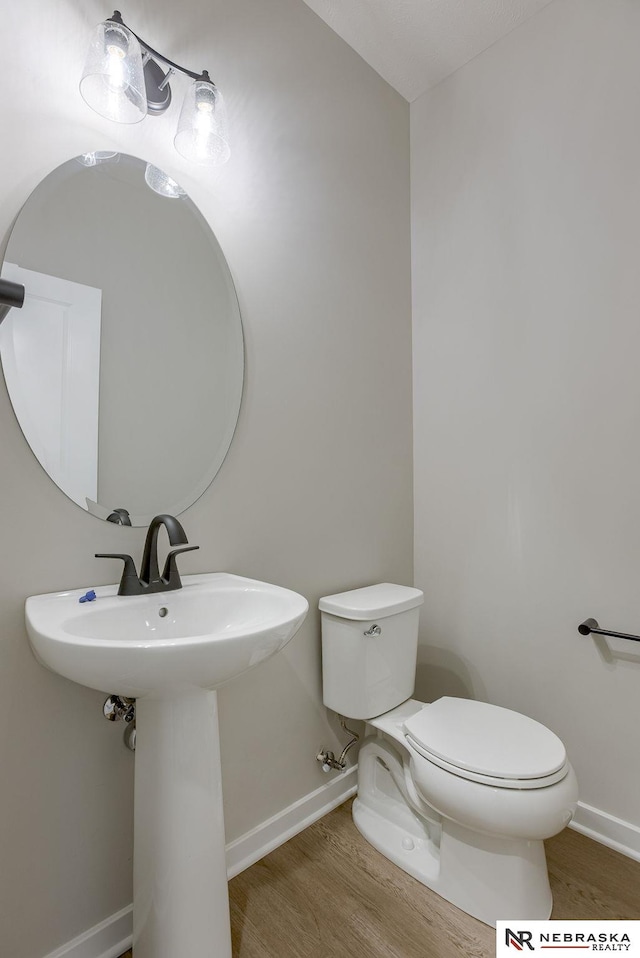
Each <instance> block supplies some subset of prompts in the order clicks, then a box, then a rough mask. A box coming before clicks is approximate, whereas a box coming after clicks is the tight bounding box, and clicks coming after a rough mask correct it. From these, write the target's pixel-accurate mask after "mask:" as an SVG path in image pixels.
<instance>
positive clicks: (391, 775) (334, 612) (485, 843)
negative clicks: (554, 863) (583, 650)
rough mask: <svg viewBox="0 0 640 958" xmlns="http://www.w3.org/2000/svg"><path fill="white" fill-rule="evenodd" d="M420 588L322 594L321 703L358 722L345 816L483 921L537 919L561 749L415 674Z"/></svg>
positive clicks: (547, 901)
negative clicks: (430, 696) (436, 690)
mask: <svg viewBox="0 0 640 958" xmlns="http://www.w3.org/2000/svg"><path fill="white" fill-rule="evenodd" d="M423 600H424V596H423V593H422V592H421V591H420V590H419V589H411V588H408V587H406V586H401V585H393V584H391V583H382V584H380V585H372V586H368V587H366V588H363V589H354V590H353V591H350V592H342V593H339V594H337V595H329V596H325V597H324V598H322V599H321V600H320V603H319V608H320V612H321V620H322V673H323V698H324V703H325V705H326V706H327V707H328V708H330V709H333V711H335V712H337V713H338V714H339V715H341V716H343V717H344V718H351V719H364V720H365V721H366V727H365V729H366V736H365V738H364V741H363V742H362V745H361V748H360V754H359V759H358V794H357V797H356V799H355V801H354V804H353V820H354V822H355V825H356V827H357V828H358V831H359V832H360V833H361V834H362V835H363V836H364V837H365V838H366V839H367V841H369V842H370V843H371V845H373V846H374V848H376V849H377V850H378V851H380V852H381V853H382V854H383V855H385V856H386V857H387V858H388V859H390V860H391V861H392V862H395V864H396V865H399V866H400V868H402V869H404V871H406V872H408V874H410V875H412V876H413V877H414V878H416V879H418V881H420V882H422V883H423V884H424V885H426V886H427V887H429V888H431V889H433V890H434V891H435V892H437V893H438V894H439V895H441V896H442V897H443V898H445V899H446V900H447V901H450V902H452V904H454V905H456V906H457V907H458V908H461V909H462V910H463V911H465V912H467V913H468V914H469V915H473V916H474V917H475V918H478V919H480V921H483V922H485V923H486V924H487V925H494V926H495V924H496V922H497V921H503V920H507V919H514V918H519V919H526V920H529V921H535V920H545V919H547V918H548V917H549V915H550V914H551V906H552V898H551V889H550V887H549V877H548V874H547V864H546V859H545V853H544V845H543V841H544V839H546V838H550V837H551V836H552V835H556V834H557V833H558V832H560V831H562V829H563V828H564V827H565V826H566V825H567V824H568V823H569V822H570V821H571V818H572V817H573V814H574V812H575V809H576V804H577V800H578V785H577V781H576V776H575V773H574V771H573V769H572V767H571V765H570V764H569V761H568V759H567V754H566V752H565V748H564V745H563V744H562V742H561V741H560V739H559V738H558V737H557V736H556V735H555V734H554V733H553V732H551V731H550V730H549V729H548V728H546V727H545V726H544V725H541V724H540V723H539V722H536V721H534V720H533V719H531V718H528V717H527V716H525V715H521V714H520V713H519V712H514V711H511V710H510V709H505V708H501V707H499V706H497V705H489V704H487V703H486V702H476V701H472V700H469V699H461V698H452V697H449V696H446V697H443V698H440V699H438V700H437V701H435V702H432V703H429V704H425V703H424V702H418V701H416V700H415V699H413V698H411V695H412V693H413V688H414V683H415V670H416V659H417V648H418V617H419V613H420V606H421V605H422V603H423Z"/></svg>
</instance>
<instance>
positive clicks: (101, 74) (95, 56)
mask: <svg viewBox="0 0 640 958" xmlns="http://www.w3.org/2000/svg"><path fill="white" fill-rule="evenodd" d="M161 64H164V66H162V65H161ZM165 67H166V68H168V69H166V72H165ZM174 73H182V74H184V75H185V76H187V77H190V78H191V80H193V83H191V85H190V87H189V89H188V90H187V93H186V96H185V98H184V103H183V106H182V112H181V113H180V119H179V120H178V129H177V131H176V135H175V137H174V141H173V142H174V146H175V148H176V150H177V151H178V153H180V155H181V156H184V157H185V159H187V160H191V161H192V162H194V163H200V164H203V165H211V166H220V165H221V164H222V163H226V161H227V160H228V159H229V156H230V150H229V142H228V136H227V117H226V111H225V106H224V100H223V99H222V94H221V93H220V91H219V90H218V88H217V86H216V85H215V83H213V81H212V80H211V78H210V76H209V74H208V73H207V71H206V70H203V71H202V73H193V72H192V71H191V70H187V69H186V68H185V67H182V66H179V64H177V63H174V62H173V61H172V60H169V59H168V58H167V57H165V56H164V55H163V54H162V53H158V51H157V50H154V49H153V47H150V46H149V44H148V43H147V42H146V41H145V40H143V39H142V38H141V37H139V36H138V35H137V34H135V33H134V32H133V30H131V29H130V28H129V27H128V26H127V25H126V24H125V23H124V21H123V19H122V15H121V14H120V12H119V11H118V10H115V11H114V12H113V15H112V16H111V17H109V19H108V20H105V21H104V23H101V24H99V26H98V27H97V29H96V32H95V34H94V37H93V40H92V41H91V46H90V47H89V52H88V54H87V60H86V63H85V67H84V71H83V74H82V79H81V80H80V93H81V95H82V97H83V99H84V100H85V102H86V103H87V104H88V105H89V106H90V107H91V108H92V109H93V110H95V111H96V113H99V114H100V116H104V117H106V118H107V119H108V120H115V121H116V122H117V123H138V122H140V120H144V118H145V116H147V114H149V115H151V116H159V115H161V114H162V113H164V112H165V111H166V110H167V109H168V108H169V105H170V103H171V87H170V86H169V80H170V79H171V77H172V76H173V74H174Z"/></svg>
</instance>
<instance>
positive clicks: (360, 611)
mask: <svg viewBox="0 0 640 958" xmlns="http://www.w3.org/2000/svg"><path fill="white" fill-rule="evenodd" d="M423 602H424V593H423V592H421V591H420V589H411V588H410V587H409V586H406V585H394V584H393V583H392V582H381V583H380V584H379V585H368V586H366V587H365V588H364V589H352V590H351V592H338V593H337V594H336V595H326V596H324V598H322V599H320V602H319V603H318V608H319V609H320V611H321V612H330V613H331V615H338V616H340V617H341V618H343V619H358V620H361V621H363V622H364V621H367V620H368V619H383V618H384V617H385V616H387V615H396V614H397V613H398V612H406V611H407V610H408V609H415V608H417V606H419V605H422V603H423Z"/></svg>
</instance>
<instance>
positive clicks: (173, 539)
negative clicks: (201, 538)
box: [96, 515, 200, 595]
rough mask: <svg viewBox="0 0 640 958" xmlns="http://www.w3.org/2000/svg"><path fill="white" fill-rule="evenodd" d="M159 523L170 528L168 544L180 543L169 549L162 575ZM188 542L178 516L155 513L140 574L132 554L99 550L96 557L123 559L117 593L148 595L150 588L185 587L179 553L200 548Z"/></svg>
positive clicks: (163, 590) (172, 588)
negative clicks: (179, 567)
mask: <svg viewBox="0 0 640 958" xmlns="http://www.w3.org/2000/svg"><path fill="white" fill-rule="evenodd" d="M160 526H164V527H165V529H166V530H167V535H168V536H169V545H171V546H180V547H181V548H178V549H172V550H171V551H170V552H169V554H168V556H167V559H166V562H165V564H164V569H163V570H162V575H160V569H159V566H158V532H159V530H160ZM187 542H188V539H187V534H186V532H185V531H184V529H183V528H182V526H181V525H180V523H179V522H178V520H177V519H176V518H175V516H169V515H160V516H155V517H154V518H153V519H152V520H151V522H150V523H149V528H148V530H147V538H146V539H145V543H144V551H143V553H142V565H141V566H140V575H139V576H138V575H137V573H136V566H135V562H134V561H133V559H132V557H131V556H130V555H122V554H120V553H106V552H96V559H122V560H123V562H124V569H123V572H122V578H121V579H120V586H119V588H118V595H148V594H149V593H151V592H171V591H173V590H174V589H181V588H182V582H181V581H180V573H179V572H178V566H177V564H176V556H177V555H180V553H181V552H192V551H193V550H194V549H199V548H200V547H199V546H190V545H186V543H187Z"/></svg>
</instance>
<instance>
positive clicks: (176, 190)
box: [144, 163, 187, 200]
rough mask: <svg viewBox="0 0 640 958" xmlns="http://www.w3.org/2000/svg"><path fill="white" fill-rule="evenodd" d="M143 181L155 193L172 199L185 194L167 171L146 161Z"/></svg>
mask: <svg viewBox="0 0 640 958" xmlns="http://www.w3.org/2000/svg"><path fill="white" fill-rule="evenodd" d="M144 181H145V183H146V184H147V186H149V187H151V189H152V190H153V191H154V192H155V193H159V194H160V196H166V197H168V198H169V199H172V200H173V199H178V197H180V196H186V195H187V194H186V193H185V191H184V190H183V189H182V187H181V186H180V184H179V183H177V182H176V180H174V179H173V177H172V176H169V174H168V173H165V172H164V170H161V169H159V168H158V167H157V166H152V165H151V163H147V168H146V170H145V171H144Z"/></svg>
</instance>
